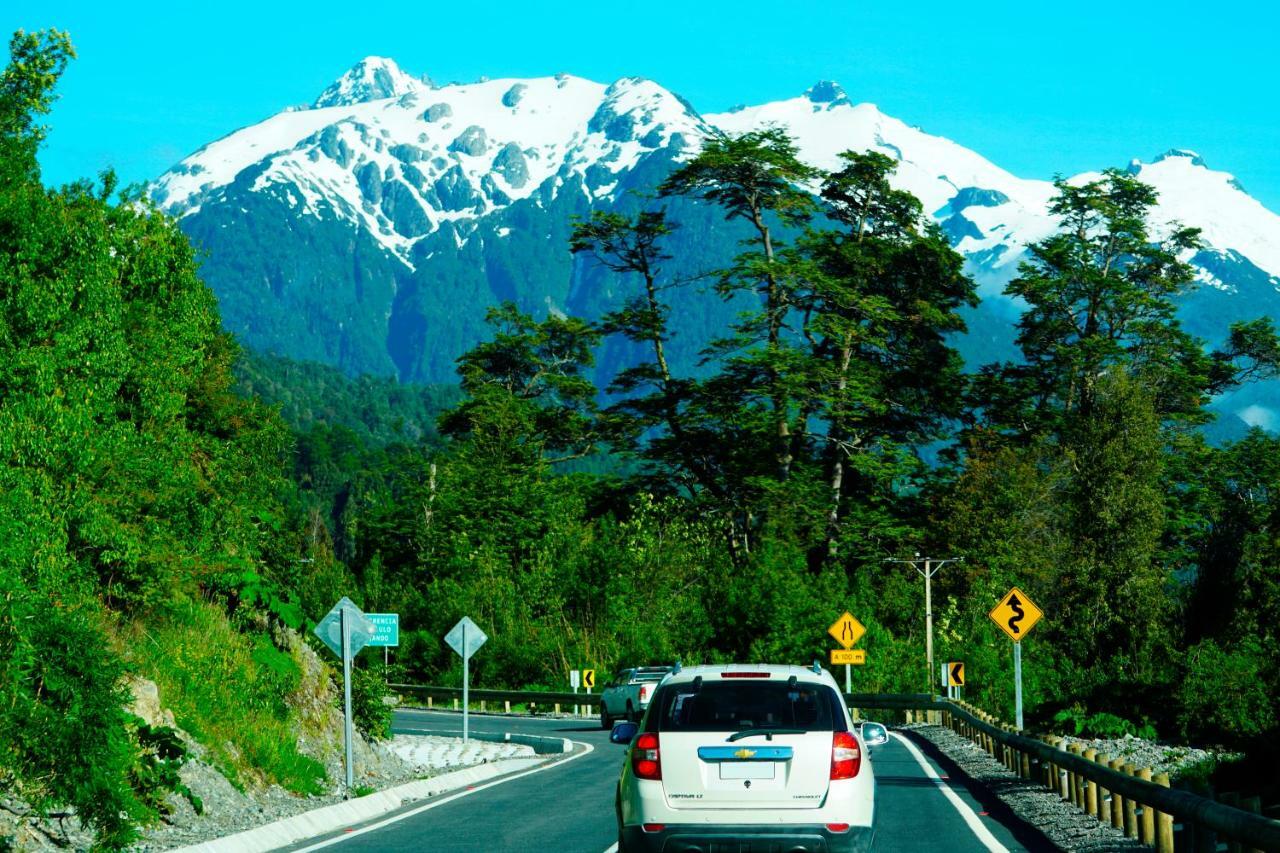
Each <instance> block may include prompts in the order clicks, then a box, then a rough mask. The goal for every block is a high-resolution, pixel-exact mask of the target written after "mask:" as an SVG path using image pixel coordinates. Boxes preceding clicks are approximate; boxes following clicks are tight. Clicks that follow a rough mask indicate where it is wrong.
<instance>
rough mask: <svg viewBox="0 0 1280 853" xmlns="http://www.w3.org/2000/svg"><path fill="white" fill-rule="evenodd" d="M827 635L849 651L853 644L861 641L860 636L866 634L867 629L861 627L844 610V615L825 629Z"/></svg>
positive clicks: (860, 624) (850, 614)
mask: <svg viewBox="0 0 1280 853" xmlns="http://www.w3.org/2000/svg"><path fill="white" fill-rule="evenodd" d="M827 633H828V634H830V635H831V636H833V637H835V639H836V642H837V643H839V644H840V645H842V646H844V647H845V648H846V649H851V648H853V644H854V643H856V642H858V640H861V639H862V635H863V634H865V633H867V629H866V628H864V627H862V623H861V622H859V621H858V620H857V619H854V618H853V614H852V613H850V612H849V611H847V610H846V611H845V613H844V615H843V616H841V617H840V618H839V619H837V620H836V621H835V624H834V625H832V626H831V627H830V628H828V629H827Z"/></svg>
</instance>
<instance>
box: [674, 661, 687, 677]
mask: <svg viewBox="0 0 1280 853" xmlns="http://www.w3.org/2000/svg"><path fill="white" fill-rule="evenodd" d="M682 669H684V667H682V666H681V665H680V661H676V663H675V666H673V667H671V674H672V675H675V674H676V673H678V672H679V671H680V670H682Z"/></svg>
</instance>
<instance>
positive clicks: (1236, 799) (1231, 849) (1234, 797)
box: [1218, 792, 1244, 853]
mask: <svg viewBox="0 0 1280 853" xmlns="http://www.w3.org/2000/svg"><path fill="white" fill-rule="evenodd" d="M1218 802H1220V803H1222V804H1223V805H1224V806H1231V808H1233V809H1238V808H1240V795H1239V794H1237V793H1234V792H1232V793H1229V794H1222V795H1220V796H1219V797H1218ZM1243 851H1244V845H1243V844H1241V843H1240V842H1239V841H1235V840H1231V839H1229V840H1228V841H1227V853H1243Z"/></svg>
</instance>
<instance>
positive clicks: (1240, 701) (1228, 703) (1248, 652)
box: [1178, 639, 1278, 744]
mask: <svg viewBox="0 0 1280 853" xmlns="http://www.w3.org/2000/svg"><path fill="white" fill-rule="evenodd" d="M1267 668H1268V661H1267V659H1266V655H1265V654H1264V653H1263V651H1262V648H1261V646H1260V645H1259V644H1258V642H1257V641H1256V640H1253V639H1246V640H1244V641H1243V642H1241V643H1239V644H1237V645H1236V646H1235V647H1234V648H1231V649H1224V648H1222V647H1220V646H1219V645H1218V644H1217V643H1215V642H1214V641H1212V640H1206V641H1204V642H1202V643H1200V644H1199V645H1196V646H1193V647H1192V648H1191V650H1190V651H1189V652H1188V653H1187V671H1186V676H1185V677H1184V679H1183V681H1182V685H1181V688H1180V689H1179V690H1178V705H1179V709H1178V724H1179V726H1180V727H1181V729H1182V733H1183V734H1184V735H1186V736H1187V737H1192V738H1197V739H1214V740H1220V741H1226V742H1228V743H1232V744H1240V743H1243V742H1245V741H1247V740H1248V739H1250V738H1257V737H1259V736H1261V735H1262V734H1263V733H1264V732H1267V731H1268V730H1269V729H1271V728H1273V727H1274V726H1276V724H1277V722H1278V721H1277V719H1276V706H1275V704H1274V699H1273V697H1272V696H1271V695H1270V693H1269V690H1268V684H1267V679H1266V673H1267Z"/></svg>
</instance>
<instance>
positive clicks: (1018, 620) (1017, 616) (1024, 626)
mask: <svg viewBox="0 0 1280 853" xmlns="http://www.w3.org/2000/svg"><path fill="white" fill-rule="evenodd" d="M1043 615H1044V611H1042V610H1041V609H1040V608H1039V607H1036V606H1035V605H1034V604H1032V603H1031V599H1029V598H1027V594H1026V593H1025V592H1023V591H1022V590H1020V589H1018V588H1017V587H1016V586H1015V587H1014V588H1013V589H1011V590H1009V592H1008V594H1007V595H1005V597H1004V598H1002V599H1000V603H999V604H997V605H996V606H995V609H993V610H992V611H991V614H990V616H991V621H992V622H995V623H996V624H997V625H999V626H1000V630H1001V631H1004V632H1005V633H1006V634H1008V635H1009V639H1011V640H1013V641H1014V642H1015V643H1016V642H1018V641H1019V640H1021V639H1022V638H1023V637H1025V636H1026V635H1027V633H1028V632H1029V631H1030V630H1031V629H1032V628H1034V627H1035V624H1036V623H1037V622H1039V621H1040V617H1041V616H1043Z"/></svg>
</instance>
